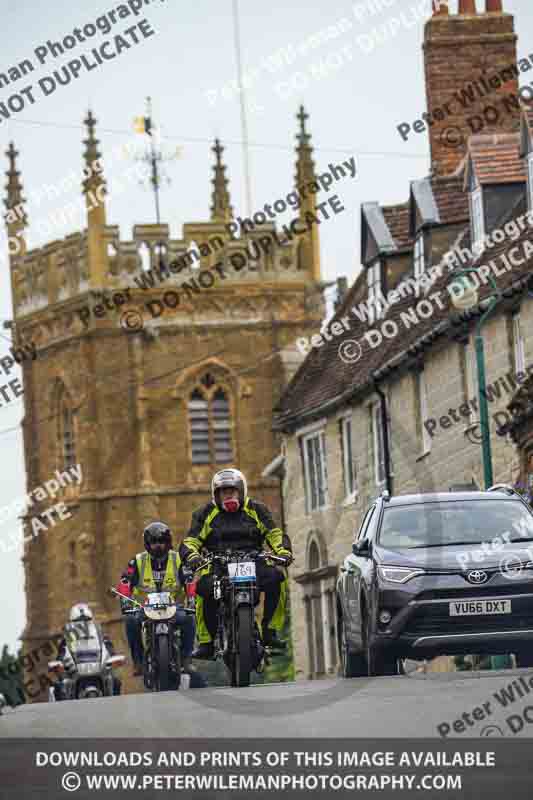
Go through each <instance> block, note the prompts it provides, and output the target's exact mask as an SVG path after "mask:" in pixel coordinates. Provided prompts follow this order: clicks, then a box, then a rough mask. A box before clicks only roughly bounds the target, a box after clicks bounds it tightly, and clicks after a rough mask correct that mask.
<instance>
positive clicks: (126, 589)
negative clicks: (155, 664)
mask: <svg viewBox="0 0 533 800" xmlns="http://www.w3.org/2000/svg"><path fill="white" fill-rule="evenodd" d="M116 589H117V592H118V593H119V594H121V595H122V596H123V597H131V586H130V584H129V582H128V581H126V580H124V578H123V579H122V580H121V581H120V582H119V583H118V584H117V587H116Z"/></svg>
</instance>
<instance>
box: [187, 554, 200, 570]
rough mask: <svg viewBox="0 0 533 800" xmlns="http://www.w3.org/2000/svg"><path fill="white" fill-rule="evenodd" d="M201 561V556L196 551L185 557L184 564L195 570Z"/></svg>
mask: <svg viewBox="0 0 533 800" xmlns="http://www.w3.org/2000/svg"><path fill="white" fill-rule="evenodd" d="M202 561H203V558H202V556H200V555H198V553H193V554H192V556H189V558H188V559H187V562H186V566H187V567H189V569H192V570H197V569H198V567H199V566H200V564H201V563H202Z"/></svg>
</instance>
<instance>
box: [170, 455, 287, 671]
mask: <svg viewBox="0 0 533 800" xmlns="http://www.w3.org/2000/svg"><path fill="white" fill-rule="evenodd" d="M211 496H212V500H211V502H210V503H207V504H206V505H205V506H203V507H202V508H199V509H197V510H196V511H194V512H193V515H192V522H191V528H190V530H189V532H188V534H187V536H186V537H185V539H184V540H183V542H182V544H181V546H180V550H179V552H180V556H181V559H182V561H183V563H186V564H187V566H189V567H191V568H193V569H196V568H197V567H198V565H199V564H201V563H202V561H203V560H204V559H203V558H202V556H201V555H200V551H201V550H206V551H208V552H210V551H214V550H227V549H230V550H262V549H263V548H264V547H265V545H267V546H268V547H269V548H270V550H272V552H273V553H274V555H276V556H280V557H283V558H285V559H286V564H285V567H276V566H271V565H269V564H268V562H264V561H259V562H258V563H257V565H256V569H257V587H258V590H259V591H260V592H264V593H265V603H264V613H263V622H262V626H261V628H262V640H263V644H264V645H266V646H274V647H275V646H276V645H279V644H280V643H279V639H278V636H277V634H278V633H279V632H280V631H281V630H282V628H283V624H284V622H285V611H286V602H287V582H288V581H287V569H286V567H288V566H289V565H290V563H291V562H292V547H291V543H290V540H289V537H288V536H287V535H286V534H283V533H282V531H281V529H280V528H278V527H277V526H276V525H275V523H274V520H273V518H272V515H271V513H270V511H269V510H268V508H267V507H266V506H265V505H263V503H259V502H257V501H256V500H252V499H251V498H250V497H248V493H247V485H246V478H245V477H244V475H243V474H242V472H240V471H239V470H238V469H223V470H221V471H219V472H217V473H216V474H215V475H214V476H213V480H212V482H211ZM196 593H197V598H196V635H197V638H198V641H199V642H200V646H199V648H198V649H197V650H196V651H195V653H194V656H195V657H196V658H206V659H209V658H212V657H213V655H214V646H213V639H214V637H215V634H216V625H217V619H216V617H217V602H216V600H215V599H214V597H213V576H212V575H211V569H210V568H206V570H205V571H203V572H202V575H201V577H200V580H199V581H198V584H197V587H196Z"/></svg>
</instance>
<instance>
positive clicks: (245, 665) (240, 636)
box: [231, 606, 253, 686]
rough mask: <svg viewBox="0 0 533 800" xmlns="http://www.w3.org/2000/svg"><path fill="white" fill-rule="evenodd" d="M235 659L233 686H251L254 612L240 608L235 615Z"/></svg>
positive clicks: (246, 607) (247, 607)
mask: <svg viewBox="0 0 533 800" xmlns="http://www.w3.org/2000/svg"><path fill="white" fill-rule="evenodd" d="M235 641H236V648H235V657H234V659H233V664H232V667H233V669H232V675H231V685H232V686H249V685H250V673H251V671H252V645H253V625H252V610H251V609H250V607H249V606H239V608H238V609H237V612H236V614H235Z"/></svg>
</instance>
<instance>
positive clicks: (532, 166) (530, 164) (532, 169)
mask: <svg viewBox="0 0 533 800" xmlns="http://www.w3.org/2000/svg"><path fill="white" fill-rule="evenodd" d="M527 175H528V185H529V198H528V203H529V210H530V211H531V210H533V153H530V154H529V155H528V157H527Z"/></svg>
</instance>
